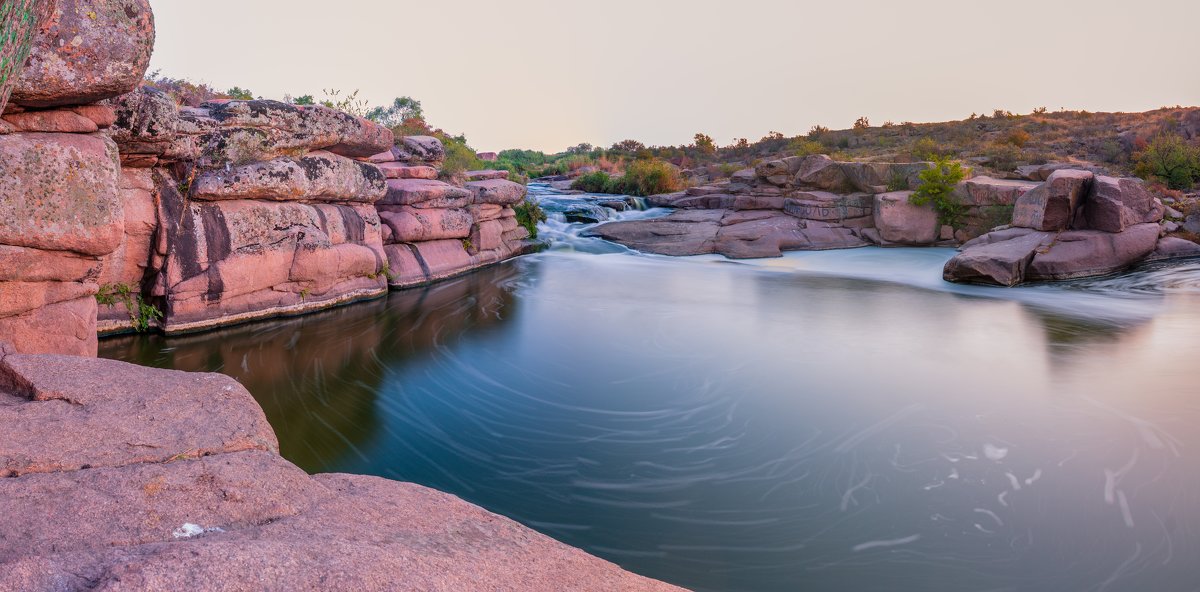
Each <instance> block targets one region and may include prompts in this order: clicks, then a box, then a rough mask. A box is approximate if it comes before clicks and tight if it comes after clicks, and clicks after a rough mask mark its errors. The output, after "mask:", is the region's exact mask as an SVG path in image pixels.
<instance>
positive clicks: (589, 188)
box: [571, 171, 613, 193]
mask: <svg viewBox="0 0 1200 592" xmlns="http://www.w3.org/2000/svg"><path fill="white" fill-rule="evenodd" d="M612 188H613V179H612V177H611V176H609V174H608V173H606V172H604V171H596V172H594V173H588V174H586V175H583V176H582V177H579V178H578V179H575V182H574V183H571V189H578V190H579V191H586V192H587V193H611V191H609V189H612Z"/></svg>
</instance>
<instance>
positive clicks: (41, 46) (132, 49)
mask: <svg viewBox="0 0 1200 592" xmlns="http://www.w3.org/2000/svg"><path fill="white" fill-rule="evenodd" d="M153 48H154V15H153V14H152V13H151V11H150V3H149V1H148V0H92V1H85V0H58V2H57V4H56V6H55V9H54V12H53V13H52V14H51V16H50V20H49V22H48V24H47V25H46V27H45V28H44V29H43V30H42V32H41V33H39V34H38V35H37V36H36V37H35V39H34V45H33V49H32V51H31V52H30V54H29V61H28V62H27V63H26V65H25V68H24V69H23V70H21V74H20V78H19V79H18V80H17V84H16V87H15V88H14V89H13V93H12V98H11V101H12V103H13V104H16V105H22V106H25V107H54V106H60V105H83V104H86V103H93V102H96V101H99V100H102V99H107V98H109V97H115V96H118V95H122V94H125V93H127V92H130V91H132V90H133V89H135V88H137V87H138V85H139V84H141V81H142V76H143V75H144V74H145V73H146V67H147V66H149V64H150V53H151V51H152V50H153Z"/></svg>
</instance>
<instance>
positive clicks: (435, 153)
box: [370, 136, 446, 168]
mask: <svg viewBox="0 0 1200 592" xmlns="http://www.w3.org/2000/svg"><path fill="white" fill-rule="evenodd" d="M370 160H371V162H376V163H379V162H403V163H405V164H410V165H429V166H433V167H435V168H436V167H440V166H441V164H442V162H443V161H445V160H446V148H445V146H442V141H441V140H439V139H437V138H435V137H433V136H405V137H402V138H398V139H397V142H396V145H395V146H392V147H390V148H388V149H386V150H380V151H379V153H378V154H374V155H372V156H371V157H370Z"/></svg>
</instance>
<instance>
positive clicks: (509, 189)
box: [466, 179, 526, 206]
mask: <svg viewBox="0 0 1200 592" xmlns="http://www.w3.org/2000/svg"><path fill="white" fill-rule="evenodd" d="M466 188H467V190H469V191H470V192H471V193H473V194H474V195H475V201H474V203H477V204H495V205H500V206H511V205H513V204H517V203H521V200H523V199H525V192H526V189H525V186H524V185H521V184H520V183H514V182H512V181H508V180H506V179H488V180H486V181H470V182H468V183H467V184H466Z"/></svg>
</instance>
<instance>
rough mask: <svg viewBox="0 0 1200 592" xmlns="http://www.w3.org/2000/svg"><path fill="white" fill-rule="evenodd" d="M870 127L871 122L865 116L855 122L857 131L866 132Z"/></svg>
mask: <svg viewBox="0 0 1200 592" xmlns="http://www.w3.org/2000/svg"><path fill="white" fill-rule="evenodd" d="M869 127H871V120H870V118H868V117H867V116H866V115H863V116H862V117H859V118H858V119H856V120H855V121H854V129H856V130H865V129H867V128H869Z"/></svg>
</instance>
